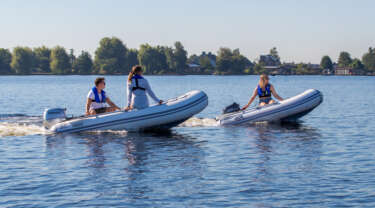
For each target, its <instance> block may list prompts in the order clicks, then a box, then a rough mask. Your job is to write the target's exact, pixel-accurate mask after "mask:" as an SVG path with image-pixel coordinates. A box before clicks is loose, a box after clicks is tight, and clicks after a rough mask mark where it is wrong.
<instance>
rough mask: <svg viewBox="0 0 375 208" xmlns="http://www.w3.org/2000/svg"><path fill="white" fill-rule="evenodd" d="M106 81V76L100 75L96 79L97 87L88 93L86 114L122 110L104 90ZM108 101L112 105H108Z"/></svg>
mask: <svg viewBox="0 0 375 208" xmlns="http://www.w3.org/2000/svg"><path fill="white" fill-rule="evenodd" d="M104 88H105V81H104V77H98V78H96V80H95V87H93V88H92V89H91V90H90V92H89V94H88V95H87V102H86V113H85V114H86V115H96V114H100V113H106V112H113V111H115V110H120V108H119V107H117V105H115V104H114V103H113V102H112V101H111V99H109V97H108V96H107V95H106V93H105V92H104V90H103V89H104ZM106 103H108V104H109V105H110V106H111V107H107V104H106Z"/></svg>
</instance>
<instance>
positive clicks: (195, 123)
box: [179, 117, 218, 127]
mask: <svg viewBox="0 0 375 208" xmlns="http://www.w3.org/2000/svg"><path fill="white" fill-rule="evenodd" d="M213 126H218V124H217V121H216V120H215V119H213V118H197V117H193V118H190V119H188V120H187V121H185V122H184V123H182V124H180V125H179V127H213Z"/></svg>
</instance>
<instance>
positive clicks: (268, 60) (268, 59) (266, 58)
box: [259, 55, 281, 66]
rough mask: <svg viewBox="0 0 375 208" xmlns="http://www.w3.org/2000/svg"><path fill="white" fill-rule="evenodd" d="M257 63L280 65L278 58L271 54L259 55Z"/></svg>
mask: <svg viewBox="0 0 375 208" xmlns="http://www.w3.org/2000/svg"><path fill="white" fill-rule="evenodd" d="M259 63H260V64H262V65H264V66H280V64H281V63H280V60H278V59H277V58H275V57H274V56H271V55H260V58H259Z"/></svg>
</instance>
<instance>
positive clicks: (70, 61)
mask: <svg viewBox="0 0 375 208" xmlns="http://www.w3.org/2000/svg"><path fill="white" fill-rule="evenodd" d="M75 60H76V56H75V55H74V49H73V48H71V49H70V50H69V63H70V65H71V66H72V67H74V62H75Z"/></svg>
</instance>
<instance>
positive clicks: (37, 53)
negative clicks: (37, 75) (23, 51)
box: [33, 46, 51, 73]
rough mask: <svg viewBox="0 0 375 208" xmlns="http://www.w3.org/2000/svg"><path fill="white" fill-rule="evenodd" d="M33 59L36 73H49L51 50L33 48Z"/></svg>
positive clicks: (43, 47)
mask: <svg viewBox="0 0 375 208" xmlns="http://www.w3.org/2000/svg"><path fill="white" fill-rule="evenodd" d="M33 52H34V57H35V61H36V66H35V67H36V68H37V71H38V72H47V73H48V72H51V68H50V57H51V50H50V49H49V48H47V47H45V46H42V47H38V48H34V50H33Z"/></svg>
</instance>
